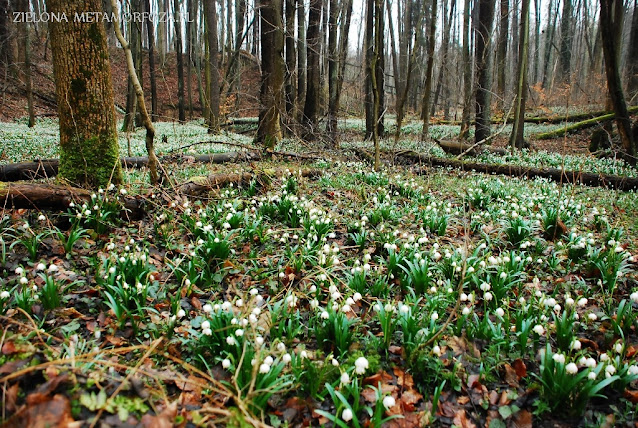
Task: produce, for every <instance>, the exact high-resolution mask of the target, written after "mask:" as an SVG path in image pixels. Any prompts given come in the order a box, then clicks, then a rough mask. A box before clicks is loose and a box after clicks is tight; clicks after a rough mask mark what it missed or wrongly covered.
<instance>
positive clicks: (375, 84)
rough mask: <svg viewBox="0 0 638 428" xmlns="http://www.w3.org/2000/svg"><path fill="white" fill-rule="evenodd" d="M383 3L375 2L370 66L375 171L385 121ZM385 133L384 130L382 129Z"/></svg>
mask: <svg viewBox="0 0 638 428" xmlns="http://www.w3.org/2000/svg"><path fill="white" fill-rule="evenodd" d="M383 2H384V0H374V50H373V57H372V62H371V64H370V71H369V72H370V75H371V77H372V95H373V100H374V101H373V108H372V114H373V116H372V118H373V123H374V124H375V125H374V126H373V127H372V139H373V142H374V169H375V171H378V170H379V167H380V159H379V152H380V147H379V137H380V136H381V135H382V134H380V132H379V131H380V128H379V125H382V124H383V119H382V118H381V116H380V111H381V105H382V104H381V103H382V100H381V94H382V92H383V81H381V82H379V73H378V71H379V68H380V67H381V76H383V68H382V67H383V65H381V66H379V63H382V61H383V48H384V44H383V31H384V27H383V14H384V12H385V11H384V10H383ZM381 131H383V128H381Z"/></svg>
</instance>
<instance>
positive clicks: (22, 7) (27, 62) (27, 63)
mask: <svg viewBox="0 0 638 428" xmlns="http://www.w3.org/2000/svg"><path fill="white" fill-rule="evenodd" d="M18 9H19V11H20V12H28V11H29V1H28V0H20V1H19V2H18ZM0 13H1V12H0ZM18 41H19V43H20V44H21V46H20V51H21V52H22V56H23V64H22V68H21V73H20V74H21V75H22V79H21V80H22V81H23V83H24V87H25V90H26V93H27V110H28V112H29V128H33V127H34V126H35V111H34V108H33V84H32V80H31V36H30V31H29V23H27V22H20V23H18Z"/></svg>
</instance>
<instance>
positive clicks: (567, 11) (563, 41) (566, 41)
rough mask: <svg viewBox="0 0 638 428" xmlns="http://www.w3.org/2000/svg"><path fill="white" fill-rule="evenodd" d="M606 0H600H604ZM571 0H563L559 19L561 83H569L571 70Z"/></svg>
mask: <svg viewBox="0 0 638 428" xmlns="http://www.w3.org/2000/svg"><path fill="white" fill-rule="evenodd" d="M605 1H606V0H601V3H602V2H605ZM572 13H573V5H572V0H563V13H562V17H561V21H560V71H561V81H562V83H564V84H566V85H569V83H570V75H571V71H572V44H573V34H572Z"/></svg>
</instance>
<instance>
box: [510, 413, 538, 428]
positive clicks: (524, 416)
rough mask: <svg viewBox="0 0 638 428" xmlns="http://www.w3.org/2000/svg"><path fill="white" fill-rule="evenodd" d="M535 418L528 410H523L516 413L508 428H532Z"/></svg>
mask: <svg viewBox="0 0 638 428" xmlns="http://www.w3.org/2000/svg"><path fill="white" fill-rule="evenodd" d="M532 420H533V416H532V414H531V413H530V412H528V411H527V410H521V411H519V412H516V414H515V415H514V416H512V418H510V419H509V423H508V425H507V426H508V428H532V426H533V425H532Z"/></svg>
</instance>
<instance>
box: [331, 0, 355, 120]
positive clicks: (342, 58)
mask: <svg viewBox="0 0 638 428" xmlns="http://www.w3.org/2000/svg"><path fill="white" fill-rule="evenodd" d="M344 1H345V3H344V4H343V8H342V20H341V28H340V35H339V43H338V45H339V47H338V49H339V71H338V73H337V93H336V100H335V106H336V107H335V111H337V112H338V111H339V107H340V105H341V90H342V88H343V80H344V78H345V75H346V58H347V56H348V37H349V35H350V23H351V21H352V3H353V1H352V0H344ZM344 13H345V16H344V15H343V14H344ZM335 129H336V128H335Z"/></svg>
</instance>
